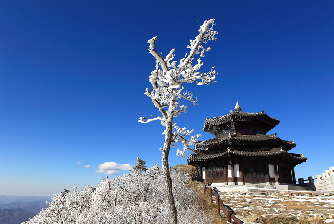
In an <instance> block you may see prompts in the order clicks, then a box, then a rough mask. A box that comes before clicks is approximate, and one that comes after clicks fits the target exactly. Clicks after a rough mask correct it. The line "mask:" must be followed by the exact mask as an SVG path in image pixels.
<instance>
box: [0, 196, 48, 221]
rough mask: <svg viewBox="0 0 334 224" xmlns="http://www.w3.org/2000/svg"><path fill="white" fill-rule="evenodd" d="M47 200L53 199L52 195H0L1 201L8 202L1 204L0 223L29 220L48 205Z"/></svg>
mask: <svg viewBox="0 0 334 224" xmlns="http://www.w3.org/2000/svg"><path fill="white" fill-rule="evenodd" d="M29 200H30V201H29ZM36 200H40V201H36ZM46 201H51V197H28V196H0V202H7V203H4V204H0V223H1V224H15V223H22V222H25V221H28V220H29V219H30V218H32V217H34V216H35V215H36V214H37V213H39V212H40V211H41V210H42V208H46V207H47V205H46Z"/></svg>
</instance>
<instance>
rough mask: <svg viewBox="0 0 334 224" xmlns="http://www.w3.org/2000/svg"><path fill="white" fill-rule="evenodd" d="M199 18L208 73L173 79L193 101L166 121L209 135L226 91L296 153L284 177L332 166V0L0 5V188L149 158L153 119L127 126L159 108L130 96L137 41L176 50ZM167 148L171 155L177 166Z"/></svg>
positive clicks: (3, 191) (42, 187)
mask: <svg viewBox="0 0 334 224" xmlns="http://www.w3.org/2000/svg"><path fill="white" fill-rule="evenodd" d="M211 18H215V19H216V26H215V30H217V31H218V32H219V34H218V35H217V38H218V39H217V41H213V42H210V43H209V46H210V47H211V48H212V50H211V51H210V52H208V53H207V54H206V57H205V58H204V59H203V61H204V66H203V67H202V71H204V72H205V71H208V70H209V69H210V67H211V66H215V68H216V70H217V71H218V73H219V74H218V76H217V79H216V80H217V83H215V84H213V85H210V86H196V85H188V86H186V87H187V89H188V90H189V91H192V92H193V93H194V95H195V96H197V97H198V100H199V105H197V106H192V105H189V108H188V111H189V112H188V113H186V114H182V115H181V116H180V117H178V118H177V119H176V122H177V123H178V124H179V126H185V127H187V128H189V129H192V128H193V129H195V132H196V133H200V134H202V138H201V140H206V139H209V138H212V137H213V136H211V135H210V134H207V133H204V132H203V131H202V128H203V124H204V120H205V118H206V117H216V116H221V115H225V114H227V113H228V112H229V111H230V110H231V109H233V108H234V105H235V103H236V101H237V100H238V101H239V104H240V106H241V108H242V110H243V111H247V112H259V111H262V110H263V111H265V112H266V113H267V114H268V115H269V116H271V117H277V118H278V119H279V120H280V121H281V123H280V124H279V125H278V126H277V127H275V128H274V129H273V130H272V131H271V132H270V133H277V135H278V136H279V137H280V138H282V139H284V140H294V141H295V142H296V143H297V147H296V148H294V149H293V150H292V151H291V152H294V153H304V155H305V156H306V157H308V160H307V162H306V163H303V164H301V165H298V166H297V167H296V176H297V178H298V177H304V178H307V177H308V176H310V175H313V176H315V175H317V174H321V173H322V172H324V170H325V169H328V167H329V166H333V165H334V152H333V145H334V140H333V136H332V130H333V124H334V119H333V115H332V113H333V111H334V106H333V95H334V88H333V87H334V77H333V73H334V63H333V59H334V44H333V40H334V2H333V1H321V3H319V2H318V1H265V0H263V1H261V0H258V1H205V2H204V1H127V0H124V1H103V0H101V1H44V0H43V1H42V0H40V1H2V2H1V7H0V21H1V23H0V195H33V196H39V195H45V196H49V195H52V194H54V193H59V192H60V191H61V190H62V189H64V188H67V189H70V190H72V188H73V186H74V184H76V185H78V186H79V187H80V186H84V185H85V184H89V185H96V184H97V183H99V182H100V181H101V179H102V177H104V176H106V174H105V173H103V171H100V173H97V170H101V169H99V168H102V169H103V168H104V169H108V168H109V169H111V171H109V172H110V174H109V177H114V176H115V175H116V174H113V173H115V172H118V175H122V174H123V173H126V172H127V171H126V168H127V167H128V166H129V165H126V164H130V165H134V164H135V161H136V158H137V156H139V157H142V158H143V159H144V160H145V161H146V162H147V165H148V166H150V165H152V164H159V165H160V164H161V152H160V151H159V150H158V149H159V147H162V145H163V140H164V136H163V135H161V133H162V131H163V127H162V126H161V125H160V123H159V122H152V123H149V124H140V123H138V122H137V121H138V118H139V117H141V116H148V115H153V116H154V115H159V113H158V111H157V110H156V108H155V107H154V106H153V104H152V103H151V101H150V99H149V98H148V97H146V96H145V95H144V91H145V88H146V87H150V83H149V82H148V76H149V75H150V72H151V70H153V69H154V66H155V60H154V58H153V57H152V55H150V54H149V53H148V50H147V49H148V44H147V40H148V39H150V38H152V37H153V36H158V40H157V44H156V48H157V50H158V51H159V52H162V54H163V55H166V54H167V53H168V52H169V50H170V49H171V48H175V49H176V51H175V53H176V59H177V60H179V59H180V58H182V57H183V56H184V54H185V53H186V52H187V48H186V46H187V44H188V43H189V39H191V38H194V37H195V36H196V34H197V30H198V28H199V27H198V26H199V24H202V22H203V21H204V20H207V19H211ZM175 153H176V149H172V151H171V155H170V163H171V165H175V164H178V163H186V159H182V158H180V157H177V156H176V155H175ZM88 165H89V166H88ZM101 165H102V166H101ZM85 166H86V167H85Z"/></svg>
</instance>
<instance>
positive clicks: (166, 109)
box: [139, 19, 217, 224]
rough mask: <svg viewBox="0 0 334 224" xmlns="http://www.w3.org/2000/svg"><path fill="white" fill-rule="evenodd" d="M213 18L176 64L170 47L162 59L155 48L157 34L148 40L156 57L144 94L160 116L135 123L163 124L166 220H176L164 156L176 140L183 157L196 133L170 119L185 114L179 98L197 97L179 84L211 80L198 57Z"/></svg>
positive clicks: (211, 35) (212, 73) (212, 36)
mask: <svg viewBox="0 0 334 224" xmlns="http://www.w3.org/2000/svg"><path fill="white" fill-rule="evenodd" d="M213 25H214V19H210V20H206V21H204V23H203V24H202V25H201V26H200V29H199V30H198V35H197V36H196V37H195V39H194V40H190V45H188V46H187V48H189V49H190V51H189V53H187V54H186V55H185V57H184V58H182V59H181V60H180V61H179V63H177V62H176V61H173V59H174V56H175V55H174V50H175V49H172V50H171V51H170V52H169V53H168V54H167V56H166V57H165V58H163V57H162V56H161V55H160V54H159V53H158V52H157V51H156V49H155V44H156V41H157V37H153V38H152V39H150V40H148V41H147V43H149V49H148V50H149V52H150V53H151V54H152V55H153V56H154V58H155V59H156V66H155V69H154V70H153V71H152V72H151V75H150V77H149V81H150V83H151V84H152V89H148V88H146V91H145V95H147V96H148V97H150V98H151V100H152V102H153V104H154V106H155V107H156V108H158V110H159V111H160V113H161V116H158V117H155V118H152V116H149V117H140V118H139V122H141V123H148V122H151V121H155V120H160V121H161V124H162V125H163V126H164V127H165V130H164V132H163V135H165V142H164V146H163V148H160V150H161V151H162V167H163V173H164V179H165V182H166V188H167V202H168V204H169V214H170V219H169V220H170V223H174V224H176V223H177V211H176V207H175V201H174V197H173V192H172V180H171V178H170V172H169V164H168V156H169V152H170V147H171V146H175V144H176V143H177V142H180V143H183V150H182V151H181V150H179V149H177V155H179V156H182V157H185V155H186V152H187V150H189V149H190V150H191V148H190V146H191V145H193V144H194V143H195V142H196V141H198V138H199V137H200V135H194V136H191V134H192V132H193V130H191V131H189V130H187V129H186V128H180V127H179V126H177V124H176V123H174V122H173V119H174V118H175V117H177V116H179V115H180V114H181V113H185V112H186V109H187V106H186V105H182V104H180V100H181V99H186V100H188V101H190V102H192V103H193V104H196V103H197V99H196V98H193V94H192V93H190V92H188V91H185V90H184V86H183V83H197V85H206V84H211V83H213V82H214V79H215V77H216V71H215V70H214V68H213V67H212V68H211V70H210V71H209V72H207V73H201V72H199V69H200V68H201V67H202V65H203V62H202V60H201V59H200V58H201V57H204V54H205V52H206V51H209V50H210V48H209V47H204V45H203V44H206V43H207V41H209V40H215V39H216V38H215V35H216V34H217V32H216V31H214V30H213ZM196 55H198V56H199V57H198V58H197V60H196V61H197V63H195V64H193V61H194V59H195V56H196Z"/></svg>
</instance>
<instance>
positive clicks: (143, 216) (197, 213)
mask: <svg viewBox="0 0 334 224" xmlns="http://www.w3.org/2000/svg"><path fill="white" fill-rule="evenodd" d="M171 177H172V180H173V194H174V196H175V201H176V208H177V211H178V213H177V215H178V223H192V224H195V223H212V222H211V220H210V218H208V217H207V216H206V215H205V214H204V212H203V208H202V205H201V203H200V199H199V196H198V194H197V193H196V192H195V191H194V190H193V189H192V188H191V187H190V185H189V179H190V178H189V177H188V176H187V175H184V174H182V173H176V172H175V171H173V172H171ZM165 189H166V187H165V181H164V179H163V172H162V170H161V169H160V168H159V166H157V165H155V166H153V167H151V168H149V169H148V170H147V171H146V173H141V172H131V173H130V174H126V175H123V176H122V177H116V178H114V179H112V180H109V179H108V178H105V179H103V180H102V182H101V183H100V184H98V185H97V186H96V188H93V187H90V186H86V187H84V188H83V189H82V190H81V191H78V189H77V188H76V187H74V189H73V192H72V193H70V192H68V191H64V192H62V193H60V194H55V195H54V196H53V198H52V201H51V202H50V203H48V204H49V207H47V208H45V209H43V210H42V211H41V212H40V213H39V214H37V215H36V216H35V217H33V218H32V219H30V220H29V221H27V222H26V223H27V224H28V223H154V224H155V223H168V221H169V210H168V204H167V202H166V190H165Z"/></svg>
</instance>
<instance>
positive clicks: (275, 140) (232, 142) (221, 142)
mask: <svg viewBox="0 0 334 224" xmlns="http://www.w3.org/2000/svg"><path fill="white" fill-rule="evenodd" d="M247 145H258V146H259V147H262V146H271V145H273V146H274V147H284V148H285V150H286V151H288V150H290V149H292V148H294V147H296V143H294V142H293V141H285V140H282V139H280V138H279V137H277V136H276V135H260V134H258V135H239V136H228V137H225V138H222V139H217V138H215V139H209V140H206V141H203V142H199V143H197V144H196V145H195V147H196V149H197V150H204V149H210V148H219V147H228V146H231V147H233V146H247Z"/></svg>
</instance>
